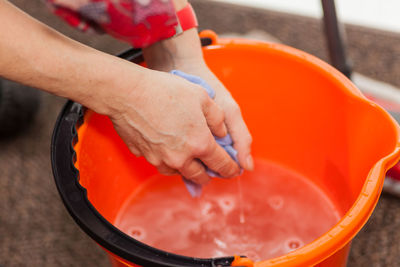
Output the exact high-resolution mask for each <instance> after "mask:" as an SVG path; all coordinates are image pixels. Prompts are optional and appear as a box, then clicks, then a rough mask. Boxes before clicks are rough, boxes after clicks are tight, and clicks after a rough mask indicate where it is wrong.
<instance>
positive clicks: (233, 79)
mask: <svg viewBox="0 0 400 267" xmlns="http://www.w3.org/2000/svg"><path fill="white" fill-rule="evenodd" d="M205 58H206V61H207V63H208V64H209V66H210V67H211V69H212V70H213V71H214V72H215V73H216V75H217V76H218V77H219V78H220V79H221V80H222V81H223V83H224V84H225V85H226V87H227V88H229V90H230V91H231V93H232V95H233V96H234V98H235V99H236V100H237V102H238V103H239V105H240V106H241V109H242V113H243V116H244V118H245V120H246V122H247V125H248V127H249V129H250V131H251V133H252V135H253V139H254V142H253V146H252V147H253V155H254V156H255V157H256V158H264V159H267V160H269V161H273V162H276V163H277V164H280V165H282V166H286V167H287V168H290V169H291V170H293V171H296V172H298V173H300V174H302V175H304V176H306V177H308V178H309V179H310V180H311V181H313V182H314V183H315V184H316V185H317V186H319V187H320V188H321V189H322V190H324V192H326V194H327V195H328V196H329V197H330V198H331V199H332V201H333V202H334V203H336V204H337V205H338V208H339V209H340V210H341V211H342V213H344V212H346V211H347V210H348V209H349V208H350V206H351V205H352V204H353V202H354V201H355V199H356V197H357V196H358V194H359V193H360V190H361V187H362V185H363V184H364V182H365V179H366V177H367V174H368V172H369V170H370V169H371V167H372V166H373V165H374V164H375V163H376V162H377V160H379V159H380V158H381V157H382V156H384V155H387V154H388V153H390V152H391V151H392V149H393V147H394V144H395V142H396V133H395V131H394V130H393V126H392V124H391V122H390V121H389V120H387V119H386V118H385V117H384V114H383V112H382V111H381V110H380V109H378V108H375V107H374V106H373V105H371V104H368V103H366V102H363V101H360V100H359V99H357V98H356V97H354V96H353V95H352V94H350V93H349V90H347V89H346V88H343V85H342V84H341V83H340V82H338V81H337V80H336V79H334V78H332V77H331V76H330V75H329V73H327V72H326V71H323V70H322V69H320V68H319V67H316V66H314V65H313V64H311V63H307V62H306V61H304V60H302V59H301V58H299V57H297V56H293V55H288V54H285V52H284V51H281V50H277V49H274V48H273V46H271V47H268V46H263V48H262V49H261V48H259V47H255V46H246V45H243V46H227V47H224V48H220V47H214V48H209V49H205ZM78 136H79V142H78V144H77V146H76V147H75V148H76V151H77V163H76V165H77V168H78V169H79V171H80V183H81V184H82V186H83V187H85V188H86V189H87V191H88V198H89V200H90V202H91V203H92V204H93V205H94V207H95V208H96V209H97V210H98V211H99V212H100V213H101V214H102V215H103V216H104V217H105V218H106V219H107V220H108V221H110V222H113V221H114V220H115V217H116V215H117V212H118V211H119V209H120V207H121V205H122V204H123V202H124V201H125V200H126V198H127V197H128V196H129V195H130V194H131V192H132V190H133V189H134V188H135V187H136V186H137V185H138V184H139V183H141V182H142V181H144V180H146V179H147V178H148V177H150V176H152V175H153V174H155V173H156V172H157V171H156V169H155V168H154V167H152V166H151V165H149V164H148V163H147V162H146V161H145V160H144V159H143V158H136V157H135V156H134V155H132V154H131V153H130V152H129V150H128V149H127V147H126V146H125V145H124V143H123V142H122V141H121V139H120V138H119V136H118V135H117V134H116V133H115V131H114V129H113V127H112V124H111V122H110V121H109V119H108V118H106V117H104V116H101V115H98V114H94V113H91V112H89V113H88V114H86V116H85V123H84V124H83V126H81V128H80V129H79V130H78Z"/></svg>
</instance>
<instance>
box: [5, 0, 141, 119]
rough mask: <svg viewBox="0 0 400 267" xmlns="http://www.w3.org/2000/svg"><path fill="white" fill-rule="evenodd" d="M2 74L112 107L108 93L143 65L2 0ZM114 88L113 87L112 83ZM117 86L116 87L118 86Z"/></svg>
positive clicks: (91, 103) (132, 77) (96, 107)
mask: <svg viewBox="0 0 400 267" xmlns="http://www.w3.org/2000/svg"><path fill="white" fill-rule="evenodd" d="M0 33H1V38H0V76H3V77H5V78H8V79H11V80H14V81H17V82H20V83H23V84H27V85H30V86H33V87H36V88H40V89H42V90H45V91H47V92H50V93H53V94H56V95H59V96H63V97H67V98H70V99H72V100H75V101H78V102H80V103H82V104H84V105H86V106H88V107H90V108H92V109H94V110H96V111H98V112H100V113H109V112H110V111H109V110H107V108H108V105H106V104H105V103H104V102H105V101H109V99H108V98H109V93H110V91H112V90H123V89H121V88H126V86H119V84H118V83H119V82H122V81H124V79H125V81H131V82H132V85H131V86H132V88H134V87H135V83H137V82H138V81H139V80H140V77H141V76H142V75H143V73H144V72H145V71H146V70H145V69H144V68H141V67H139V66H136V65H134V64H131V63H128V62H126V61H124V60H121V59H118V58H116V57H113V56H111V55H107V54H105V53H102V52H100V51H97V50H95V49H92V48H90V47H87V46H85V45H83V44H80V43H78V42H76V41H73V40H71V39H69V38H67V37H65V36H63V35H61V34H59V33H58V32H56V31H54V30H52V29H50V28H49V27H47V26H45V25H44V24H42V23H40V22H38V21H36V20H34V19H33V18H31V17H29V16H28V15H26V14H25V13H23V12H22V11H20V10H18V9H17V8H15V7H14V6H12V5H11V4H9V3H8V2H6V1H4V0H0ZM114 88H115V89H114ZM117 88H118V89H117Z"/></svg>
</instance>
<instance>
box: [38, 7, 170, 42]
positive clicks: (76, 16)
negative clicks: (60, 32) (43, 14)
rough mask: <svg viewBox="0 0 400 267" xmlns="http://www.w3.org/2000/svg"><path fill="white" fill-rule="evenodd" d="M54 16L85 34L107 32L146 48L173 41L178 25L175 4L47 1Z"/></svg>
mask: <svg viewBox="0 0 400 267" xmlns="http://www.w3.org/2000/svg"><path fill="white" fill-rule="evenodd" d="M46 2H47V3H48V5H49V6H50V7H51V9H52V10H53V12H54V13H55V14H56V15H58V16H60V17H62V18H63V19H64V20H65V21H67V22H68V23H69V24H70V25H71V26H73V27H75V28H78V29H80V30H82V31H93V30H94V31H97V32H107V33H109V34H111V35H113V36H114V37H116V38H118V39H120V40H123V41H126V42H129V43H130V44H131V45H132V46H133V47H146V46H149V45H151V44H153V43H155V42H157V41H160V40H163V39H166V38H169V37H172V36H173V35H174V34H175V32H176V26H177V25H178V22H177V18H176V14H175V9H174V6H173V4H172V2H171V0H46Z"/></svg>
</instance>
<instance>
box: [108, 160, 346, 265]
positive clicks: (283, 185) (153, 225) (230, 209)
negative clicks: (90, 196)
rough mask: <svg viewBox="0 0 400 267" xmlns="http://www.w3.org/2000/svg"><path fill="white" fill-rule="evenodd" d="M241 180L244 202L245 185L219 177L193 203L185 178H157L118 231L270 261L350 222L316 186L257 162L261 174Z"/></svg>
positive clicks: (204, 253)
mask: <svg viewBox="0 0 400 267" xmlns="http://www.w3.org/2000/svg"><path fill="white" fill-rule="evenodd" d="M240 179H241V181H240V183H241V184H240V185H241V186H240V187H241V190H242V192H241V194H242V197H240V194H239V193H240V192H239V190H238V184H237V178H235V179H230V180H223V179H218V178H216V179H213V180H212V182H211V183H210V184H209V185H207V186H205V187H204V190H203V194H202V196H201V197H200V198H192V197H191V196H190V195H189V193H188V192H187V190H186V188H185V186H184V185H183V183H182V181H181V179H180V177H178V176H176V177H165V176H162V175H154V176H153V177H152V178H150V179H149V180H148V181H147V182H145V183H144V184H142V186H140V187H139V188H137V190H135V191H134V192H133V193H132V195H131V196H130V197H129V198H128V199H127V201H126V202H125V203H124V205H123V206H122V208H121V209H120V210H119V212H118V216H117V219H116V221H115V223H114V224H115V225H116V226H117V227H118V228H119V229H121V230H122V231H123V232H125V233H127V234H128V235H130V236H132V237H133V238H135V239H137V240H139V241H141V242H144V243H146V244H148V245H150V246H153V247H155V248H158V249H162V250H165V251H168V252H173V253H176V254H181V255H185V256H193V257H200V258H201V257H203V258H208V257H220V256H231V255H234V254H239V255H246V256H248V257H249V258H251V259H253V260H264V259H268V258H273V257H277V256H280V255H283V254H286V253H288V252H290V251H292V250H295V249H297V248H300V247H301V246H303V245H305V244H307V243H309V242H311V241H313V240H314V239H316V238H317V237H319V236H321V235H322V234H324V233H325V232H326V231H327V230H328V229H329V228H331V227H332V226H333V225H334V224H335V223H336V222H338V220H339V218H340V217H341V215H342V214H340V213H339V211H338V208H336V207H335V204H334V203H333V202H332V201H331V200H330V199H329V198H328V197H327V196H326V194H325V193H324V192H322V190H321V189H319V188H318V187H317V186H316V185H314V184H312V183H311V182H310V180H309V179H306V178H305V177H302V176H301V175H299V174H298V173H295V172H293V171H290V170H288V169H287V168H284V167H282V166H279V165H277V164H274V163H271V162H268V161H264V160H256V161H255V171H253V172H245V173H244V174H243V175H242V176H241V178H240ZM241 214H242V216H241ZM243 215H244V216H243ZM243 217H244V218H245V220H243V219H244V218H243Z"/></svg>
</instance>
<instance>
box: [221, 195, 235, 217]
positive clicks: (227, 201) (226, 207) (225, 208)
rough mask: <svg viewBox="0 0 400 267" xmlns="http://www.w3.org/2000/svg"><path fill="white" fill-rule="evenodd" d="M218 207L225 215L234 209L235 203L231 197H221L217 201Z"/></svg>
mask: <svg viewBox="0 0 400 267" xmlns="http://www.w3.org/2000/svg"><path fill="white" fill-rule="evenodd" d="M218 205H219V206H220V208H221V210H222V212H223V213H224V214H227V213H229V212H231V211H232V210H233V209H234V207H235V201H234V199H233V198H232V197H222V198H220V199H218Z"/></svg>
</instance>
